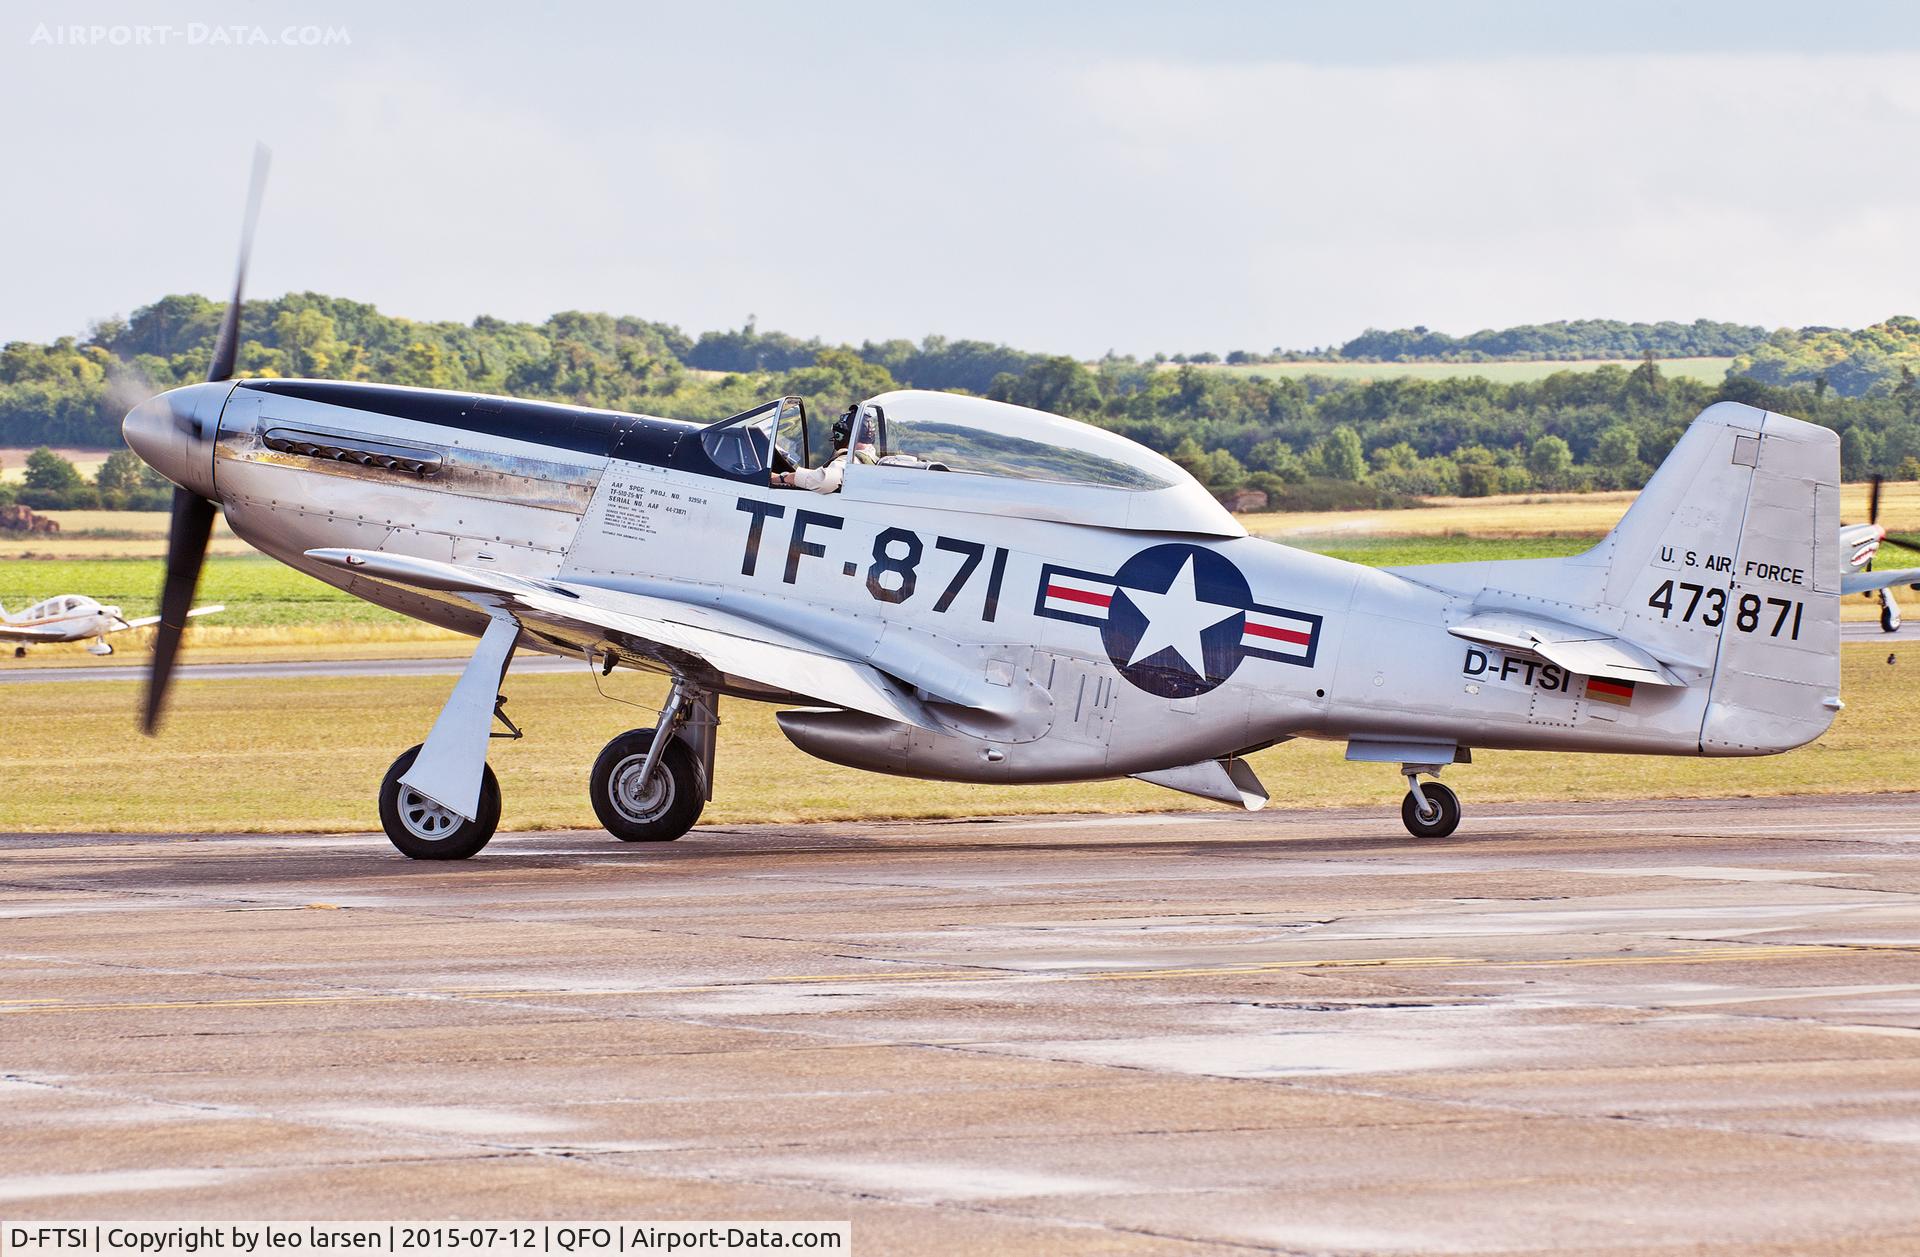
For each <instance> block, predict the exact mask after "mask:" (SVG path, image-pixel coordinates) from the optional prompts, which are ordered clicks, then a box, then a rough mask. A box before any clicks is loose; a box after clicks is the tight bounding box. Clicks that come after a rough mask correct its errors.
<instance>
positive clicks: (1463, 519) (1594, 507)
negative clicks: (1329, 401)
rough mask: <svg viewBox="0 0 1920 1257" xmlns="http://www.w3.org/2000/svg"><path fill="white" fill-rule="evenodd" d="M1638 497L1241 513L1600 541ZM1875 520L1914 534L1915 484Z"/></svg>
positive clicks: (1272, 522)
mask: <svg viewBox="0 0 1920 1257" xmlns="http://www.w3.org/2000/svg"><path fill="white" fill-rule="evenodd" d="M1868 491H1869V486H1868V485H1866V484H1864V483H1861V484H1849V485H1845V486H1843V487H1842V489H1841V492H1840V518H1841V519H1843V520H1845V521H1847V522H1848V523H1856V522H1858V521H1860V520H1864V519H1866V517H1867V495H1868ZM1635 496H1636V495H1635V494H1633V493H1631V492H1622V493H1524V494H1509V495H1505V496H1500V497H1490V498H1431V499H1429V500H1428V503H1427V505H1425V506H1418V507H1413V508H1411V509H1409V510H1404V511H1317V512H1301V513H1292V514H1278V513H1276V514H1263V515H1242V516H1240V522H1241V523H1243V524H1245V525H1246V526H1247V530H1248V531H1249V532H1251V533H1253V534H1254V535H1256V536H1261V537H1275V538H1280V539H1285V540H1293V539H1295V538H1303V537H1340V536H1349V535H1351V536H1370V537H1444V536H1452V535H1456V534H1457V535H1462V536H1469V537H1486V538H1507V537H1515V538H1518V537H1549V536H1555V535H1565V534H1573V535H1579V534H1586V535H1590V536H1592V537H1594V538H1596V539H1597V538H1599V537H1601V536H1603V535H1605V533H1606V532H1607V531H1608V530H1609V529H1611V528H1612V527H1613V526H1614V525H1615V524H1617V523H1619V522H1620V517H1621V516H1622V515H1624V514H1626V513H1627V507H1628V506H1630V505H1632V503H1633V499H1634V497H1635ZM1880 517H1881V519H1882V521H1884V522H1885V523H1886V524H1887V526H1888V527H1889V528H1891V529H1893V530H1894V531H1895V532H1920V481H1915V480H1895V481H1888V482H1887V483H1886V485H1885V486H1883V495H1882V498H1881V503H1880Z"/></svg>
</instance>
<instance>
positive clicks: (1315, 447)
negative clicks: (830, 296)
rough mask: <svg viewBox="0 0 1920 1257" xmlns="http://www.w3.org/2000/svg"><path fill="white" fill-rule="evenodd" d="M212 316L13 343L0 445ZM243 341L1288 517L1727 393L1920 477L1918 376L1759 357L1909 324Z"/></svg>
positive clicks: (1484, 470)
mask: <svg viewBox="0 0 1920 1257" xmlns="http://www.w3.org/2000/svg"><path fill="white" fill-rule="evenodd" d="M221 312H222V310H221V307H220V305H219V304H217V303H215V302H213V301H210V300H208V299H206V298H204V297H198V296H169V297H166V298H163V299H162V300H160V301H157V302H155V303H154V304H152V305H150V306H145V307H142V308H141V309H139V310H136V311H135V312H134V313H133V315H132V316H131V317H130V318H127V319H110V320H107V321H104V322H102V323H100V324H99V325H97V326H96V327H95V328H94V329H93V330H92V333H91V334H90V335H89V336H88V337H86V338H85V339H84V340H82V339H79V338H73V337H68V338H62V339H60V340H56V341H54V342H52V343H51V344H45V345H40V344H29V343H25V342H15V343H13V344H9V345H7V346H5V347H4V349H0V446H34V445H46V446H54V445H67V446H85V447H95V448H105V447H109V446H115V445H118V443H119V424H120V419H121V416H122V415H123V414H124V413H125V412H126V410H127V409H129V408H130V407H131V406H132V405H134V404H136V403H137V402H138V401H139V400H141V399H142V398H143V397H146V396H148V395H150V394H152V393H153V392H157V391H159V390H161V389H165V388H171V387H174V386H176V385H179V384H186V383H191V382H193V381H195V380H198V379H201V378H203V377H204V375H205V373H206V366H207V362H208V360H209V358H210V356H211V350H212V343H213V339H214V335H215V333H216V331H217V329H218V326H219V321H220V316H221ZM242 326H243V328H244V329H245V336H246V339H245V340H244V342H243V344H242V347H241V350H240V354H239V370H240V373H241V374H242V375H257V376H307V377H322V378H333V379H348V380H378V381H383V382H387V383H395V384H412V385H419V386H423V387H430V388H447V389H461V390H468V389H470V390H473V391H476V392H492V393H506V394H513V395H519V396H527V397H540V398H546V399H551V400H557V401H564V402H572V403H575V404H580V405H588V406H599V407H605V408H608V409H614V410H622V411H635V412H641V413H647V414H657V415H665V416H669V417H675V418H686V419H695V420H711V419H717V418H720V417H723V416H725V415H729V414H733V413H737V412H738V411H741V410H745V409H747V408H749V407H751V406H753V405H755V404H757V403H758V402H760V401H763V400H765V399H766V398H768V397H770V396H776V395H781V394H797V395H799V396H802V397H804V398H806V399H807V401H808V404H809V406H810V408H813V409H815V410H816V411H820V412H824V413H832V412H834V411H837V410H839V409H840V408H841V407H843V406H845V405H846V404H847V402H848V401H849V400H851V399H855V398H859V397H865V396H870V395H872V394H874V393H879V392H884V391H886V390H887V389H890V388H894V387H917V388H936V389H960V390H965V391H968V392H973V393H979V394H982V395H985V396H989V397H994V398H997V399H1000V400H1004V401H1011V402H1016V403H1019V404H1021V405H1027V406H1034V407H1037V408H1039V409H1042V410H1049V411H1053V412H1056V413H1060V414H1066V415H1070V416H1073V417H1075V418H1080V419H1085V420H1087V421H1089V422H1092V423H1096V424H1099V425H1101V426H1104V427H1107V428H1111V429H1113V430H1115V431H1118V432H1121V433H1123V434H1125V435H1127V436H1130V437H1133V438H1135V439H1137V440H1139V441H1142V442H1143V443H1145V444H1146V445H1148V446H1150V447H1152V448H1154V449H1157V450H1160V451H1161V452H1163V453H1166V454H1168V455H1170V456H1172V457H1173V458H1174V459H1175V460H1176V461H1179V462H1180V463H1182V464H1183V465H1184V466H1186V467H1187V468H1188V469H1189V470H1191V471H1192V472H1193V473H1194V474H1195V475H1196V476H1198V477H1199V478H1200V479H1201V480H1202V481H1203V482H1204V483H1206V484H1207V485H1208V486H1209V487H1210V488H1213V489H1214V490H1216V491H1218V492H1223V493H1224V492H1229V491H1233V490H1237V489H1242V488H1256V489H1260V490H1262V491H1264V492H1266V493H1267V494H1268V495H1269V498H1270V499H1271V500H1272V502H1273V504H1274V505H1275V506H1279V507H1289V508H1298V507H1307V506H1314V505H1361V504H1373V503H1375V502H1383V503H1391V502H1395V501H1401V500H1404V499H1406V498H1410V497H1416V496H1424V495H1433V494H1465V495H1470V496H1471V495H1484V494H1490V493H1502V492H1525V491H1528V490H1534V489H1540V490H1559V489H1584V488H1636V487H1638V486H1639V485H1640V484H1641V483H1643V482H1644V480H1645V478H1646V476H1647V475H1648V474H1649V472H1650V470H1651V468H1652V467H1653V466H1654V465H1656V464H1657V463H1658V462H1659V461H1660V459H1661V458H1662V457H1664V455H1665V454H1666V451H1667V450H1668V449H1669V448H1670V447H1671V446H1672V444H1673V442H1674V441H1675V440H1676V439H1677V438H1678V436H1679V433H1680V431H1681V430H1682V429H1683V428H1684V427H1685V426H1686V423H1687V422H1688V421H1689V420H1690V419H1691V418H1692V417H1693V416H1694V415H1695V414H1697V413H1698V412H1699V411H1700V410H1701V409H1702V408H1703V407H1704V406H1706V405H1708V404H1710V403H1711V402H1713V401H1716V400H1720V399H1723V398H1726V399H1733V400H1739V401H1748V402H1752V403H1753V404H1755V405H1761V406H1766V407H1767V408H1769V409H1773V410H1778V411H1782V412H1784V413H1787V414H1792V415H1797V416H1800V417H1802V418H1806V419H1810V420H1812V421H1814V422H1818V423H1824V424H1827V425H1828V426H1830V427H1833V428H1835V429H1837V430H1839V431H1840V432H1841V434H1842V451H1843V456H1844V459H1845V462H1846V474H1847V475H1849V476H1850V477H1859V476H1864V475H1868V474H1873V473H1880V474H1886V475H1892V476H1910V477H1916V478H1920V388H1917V387H1916V385H1915V383H1914V380H1913V377H1912V373H1911V372H1908V373H1907V374H1906V375H1905V376H1904V377H1901V376H1899V375H1897V374H1894V375H1892V376H1891V377H1889V375H1888V373H1887V371H1886V370H1884V369H1878V368H1877V369H1878V374H1876V375H1874V377H1873V380H1874V382H1872V383H1870V384H1865V385H1862V384H1860V383H1859V382H1858V381H1857V380H1855V378H1854V377H1853V376H1852V375H1849V374H1847V373H1844V372H1839V371H1836V369H1835V367H1834V366H1833V365H1832V363H1831V362H1829V364H1828V366H1827V367H1826V368H1825V370H1824V372H1822V373H1820V374H1816V375H1815V376H1813V377H1811V378H1809V377H1807V376H1806V375H1805V373H1804V372H1800V371H1793V370H1785V369H1775V368H1771V367H1765V366H1764V363H1763V362H1762V361H1761V356H1762V351H1763V350H1765V349H1769V348H1773V349H1778V350H1779V353H1780V354H1781V355H1782V356H1783V357H1787V358H1791V357H1792V356H1793V355H1794V354H1817V355H1819V356H1821V357H1822V359H1823V360H1825V359H1827V358H1830V357H1831V356H1832V355H1833V354H1834V353H1836V352H1839V351H1840V350H1842V349H1844V348H1845V347H1846V346H1847V344H1848V343H1849V342H1847V341H1846V340H1844V339H1843V338H1844V337H1846V336H1854V337H1857V338H1862V339H1861V342H1860V343H1861V344H1862V345H1863V346H1864V348H1865V349H1866V350H1868V351H1871V352H1872V353H1875V354H1879V355H1881V357H1879V358H1874V359H1872V361H1874V362H1876V363H1879V364H1881V366H1882V367H1884V366H1885V364H1886V362H1889V361H1895V360H1897V359H1898V357H1899V356H1900V355H1901V354H1903V353H1906V352H1909V351H1910V350H1911V348H1912V344H1911V342H1913V341H1914V340H1916V339H1920V337H1916V333H1920V323H1916V322H1915V320H1911V319H1894V320H1890V321H1889V322H1888V323H1886V324H1882V325H1879V326H1878V327H1877V328H1872V329H1865V330H1863V331H1862V332H1859V333H1836V332H1816V333H1812V334H1808V333H1805V332H1801V333H1792V334H1788V333H1776V334H1775V335H1774V337H1773V338H1771V339H1770V340H1768V341H1767V342H1766V344H1765V345H1763V346H1756V347H1755V348H1754V350H1753V351H1752V356H1753V357H1754V359H1755V369H1753V370H1751V371H1749V372H1747V373H1745V374H1735V375H1730V376H1729V377H1728V379H1727V380H1725V381H1724V382H1722V383H1720V384H1717V385H1714V384H1705V383H1701V382H1699V381H1694V380H1689V379H1685V378H1679V377H1669V376H1667V375H1666V374H1665V373H1663V372H1662V371H1661V370H1660V367H1659V363H1658V361H1657V360H1656V357H1655V356H1653V355H1651V353H1649V355H1648V356H1647V357H1646V360H1645V361H1643V362H1642V363H1641V365H1640V366H1638V367H1635V368H1633V369H1631V370H1629V369H1625V368H1621V367H1602V368H1598V369H1592V370H1583V371H1566V372H1560V373H1556V374H1554V375H1551V376H1549V377H1547V378H1546V379H1543V380H1540V381H1536V382H1526V383H1513V384H1499V383H1494V382H1492V381H1489V380H1486V379H1484V378H1481V377H1472V376H1462V377H1454V378H1446V379H1430V380H1429V379H1410V378H1398V379H1378V380H1371V381H1337V380H1332V379H1329V378H1326V377H1316V376H1312V375H1304V376H1288V377H1286V378H1279V379H1274V378H1263V377H1245V376H1241V375H1238V374H1236V373H1231V372H1221V371H1215V370H1209V369H1207V368H1205V367H1204V366H1196V365H1194V364H1192V363H1188V364H1185V365H1177V366H1175V365H1169V364H1167V363H1164V362H1161V361H1154V360H1147V361H1140V360H1136V359H1134V358H1131V357H1120V356H1116V355H1108V356H1107V357H1106V358H1104V359H1101V360H1100V361H1098V362H1095V363H1083V362H1080V361H1078V360H1076V359H1073V358H1071V357H1065V356H1058V355H1045V354H1036V353H1030V352H1026V351H1022V350H1018V349H1014V348H1011V347H1009V346H1005V345H995V344H990V343H987V342H981V341H970V340H948V339H946V338H944V337H938V336H929V337H927V338H926V339H924V340H922V341H920V342H918V343H915V342H911V341H907V340H888V341H881V342H873V341H868V342H865V343H863V344H861V345H859V346H857V347H856V346H847V345H840V346H834V345H827V344H824V343H822V342H820V341H818V340H810V341H801V340H798V339H797V338H794V337H792V336H790V335H787V334H784V333H780V332H773V331H761V330H759V329H758V328H757V327H756V326H755V324H754V322H753V321H752V320H751V319H749V320H748V321H747V322H746V324H745V325H744V326H742V327H741V328H739V329H735V330H728V331H719V332H707V333H704V334H702V335H700V336H698V337H690V336H688V335H687V334H686V333H684V332H682V331H681V330H680V329H679V328H677V327H674V326H672V325H669V324H664V323H654V322H649V321H646V320H642V319H637V318H628V317H616V316H613V315H607V314H593V313H584V312H579V311H570V312H565V313H561V314H556V315H554V316H553V317H551V318H549V319H548V320H547V321H546V322H544V323H540V324H533V323H514V322H508V321H505V320H500V319H494V318H487V317H482V318H478V319H475V320H474V321H473V322H472V323H470V324H464V323H452V322H416V321H414V320H410V319H404V318H396V317H394V316H391V315H385V314H382V313H380V312H379V311H377V310H376V309H374V307H372V306H370V305H367V304H364V303H361V302H354V301H348V300H344V299H341V298H335V297H327V296H322V295H320V294H315V293H299V294H289V295H287V296H284V297H279V298H274V299H271V300H256V301H251V302H248V303H247V306H246V309H245V312H244V317H243V322H242ZM1543 326H1548V327H1573V326H1576V325H1575V324H1561V325H1543ZM1621 326H1623V327H1647V326H1652V327H1661V326H1671V327H1682V326H1687V325H1680V324H1672V325H1658V324H1656V325H1621ZM1691 326H1692V327H1695V328H1699V327H1701V326H1702V324H1693V325H1691ZM1712 326H1731V325H1712ZM1796 338H1797V339H1796ZM1903 346H1904V347H1905V348H1903ZM1766 361H1768V362H1771V361H1772V359H1767V360H1766ZM1763 368H1764V369H1763ZM52 457H53V456H52V455H50V454H49V455H47V458H40V459H39V462H40V471H39V472H38V473H33V472H31V469H30V477H29V483H27V484H26V485H24V486H21V487H18V488H13V487H11V486H0V500H6V499H8V498H11V497H17V498H18V499H19V500H21V501H24V502H26V503H27V504H28V505H33V506H37V507H43V508H52V507H58V506H65V505H96V504H98V505H108V506H118V505H134V504H139V505H148V504H149V503H150V502H151V501H153V500H154V499H155V498H156V496H157V497H164V492H165V491H164V487H163V486H160V485H158V484H156V483H154V482H153V481H152V479H151V477H150V475H148V476H146V477H145V478H143V477H142V473H141V470H140V469H139V467H138V464H137V460H135V461H134V462H133V463H132V464H128V463H127V462H126V461H125V460H121V461H120V463H119V464H117V465H115V469H114V471H113V472H112V473H111V474H110V475H109V474H108V471H107V468H105V467H103V468H102V469H101V473H102V475H103V476H105V477H106V479H104V480H96V482H94V483H92V484H88V483H86V482H85V481H84V480H82V479H81V478H80V477H79V476H78V473H77V472H75V473H74V476H73V477H67V476H64V475H61V474H60V473H58V471H57V470H56V469H54V468H53V467H52V465H51V463H49V462H48V461H47V459H48V458H52ZM129 457H130V456H129ZM36 458H39V456H38V455H36ZM62 461H63V460H62ZM109 463H110V464H112V463H113V460H109ZM129 473H130V474H131V477H132V478H131V479H129ZM76 480H78V481H79V483H75V482H76Z"/></svg>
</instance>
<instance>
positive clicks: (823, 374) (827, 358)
mask: <svg viewBox="0 0 1920 1257" xmlns="http://www.w3.org/2000/svg"><path fill="white" fill-rule="evenodd" d="M892 387H893V377H892V376H890V375H888V374H887V369H886V368H885V367H883V366H881V365H879V364H878V363H874V362H868V361H866V360H865V359H864V358H862V357H861V356H860V355H859V354H856V353H854V352H853V351H852V350H850V349H823V350H821V351H820V352H819V354H818V355H816V356H815V358H814V360H813V365H812V366H808V367H801V368H799V369H798V370H794V371H789V372H787V374H786V375H784V376H782V377H781V378H780V381H779V391H780V392H782V393H791V394H793V395H795V396H797V397H804V398H805V399H806V401H807V409H808V411H809V413H812V412H816V411H817V412H819V413H821V414H839V413H840V411H841V410H843V409H845V408H846V406H847V405H848V404H849V403H851V402H857V401H864V400H866V399H867V398H869V397H872V396H873V395H874V394H876V393H884V392H887V391H888V390H889V389H891V388H892Z"/></svg>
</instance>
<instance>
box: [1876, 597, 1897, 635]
mask: <svg viewBox="0 0 1920 1257" xmlns="http://www.w3.org/2000/svg"><path fill="white" fill-rule="evenodd" d="M1880 631H1881V632H1882V633H1898V632H1899V631H1900V608H1899V607H1896V606H1895V605H1893V603H1891V602H1883V603H1881V604H1880Z"/></svg>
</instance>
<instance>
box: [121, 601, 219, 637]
mask: <svg viewBox="0 0 1920 1257" xmlns="http://www.w3.org/2000/svg"><path fill="white" fill-rule="evenodd" d="M226 609H227V607H226V604H225V603H222V602H216V603H214V604H213V605H212V606H210V607H195V608H194V609H193V610H191V611H189V612H187V614H188V615H212V614H213V613H214V612H216V611H225V610H226ZM158 623H160V617H159V616H157V615H143V616H141V617H140V618H139V619H137V620H122V621H120V623H119V624H117V625H115V626H114V627H113V628H111V629H108V630H107V631H108V632H110V633H124V632H126V631H127V630H128V629H137V628H146V627H147V626H148V625H149V624H158Z"/></svg>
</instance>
